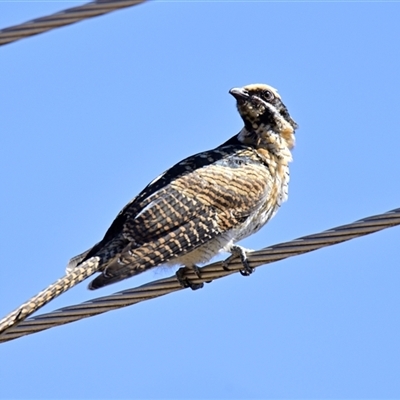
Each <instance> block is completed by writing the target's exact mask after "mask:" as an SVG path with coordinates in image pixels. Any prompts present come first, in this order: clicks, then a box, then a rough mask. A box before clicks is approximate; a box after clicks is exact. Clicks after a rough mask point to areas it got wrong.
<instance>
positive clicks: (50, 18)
mask: <svg viewBox="0 0 400 400" xmlns="http://www.w3.org/2000/svg"><path fill="white" fill-rule="evenodd" d="M145 1H147V0H97V1H94V2H91V3H87V4H84V5H82V6H78V7H73V8H68V9H66V10H63V11H60V12H58V13H55V14H51V15H47V16H46V17H41V18H36V19H34V20H32V21H28V22H25V23H23V24H20V25H14V26H10V27H8V28H4V29H1V30H0V46H1V45H4V44H7V43H11V42H15V41H16V40H19V39H23V38H26V37H29V36H33V35H37V34H39V33H42V32H46V31H49V30H51V29H54V28H59V27H61V26H65V25H69V24H73V23H75V22H79V21H82V20H84V19H86V18H92V17H97V16H99V15H103V14H106V13H109V12H111V11H115V10H118V9H120V8H125V7H130V6H135V5H137V4H140V3H144V2H145Z"/></svg>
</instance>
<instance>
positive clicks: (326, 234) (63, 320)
mask: <svg viewBox="0 0 400 400" xmlns="http://www.w3.org/2000/svg"><path fill="white" fill-rule="evenodd" d="M396 225H400V208H397V209H395V210H392V211H388V212H387V213H384V214H378V215H374V216H372V217H368V218H364V219H361V220H359V221H356V222H353V223H351V224H347V225H342V226H338V227H336V228H332V229H329V230H327V231H323V232H320V233H316V234H313V235H308V236H303V237H301V238H298V239H295V240H292V241H290V242H284V243H280V244H277V245H274V246H270V247H265V248H263V249H261V250H258V251H254V252H251V253H249V254H248V261H249V264H250V266H251V267H254V268H256V267H259V266H261V265H265V264H269V263H272V262H276V261H279V260H283V259H285V258H288V257H292V256H296V255H300V254H304V253H308V252H310V251H314V250H317V249H320V248H322V247H326V246H332V245H334V244H338V243H341V242H345V241H347V240H351V239H354V238H356V237H360V236H364V235H368V234H371V233H374V232H377V231H380V230H382V229H386V228H390V227H392V226H396ZM224 265H225V266H228V267H229V270H226V269H225V268H224ZM242 268H243V265H242V263H241V262H240V260H239V258H238V257H237V256H231V257H229V258H228V259H227V260H226V261H225V262H224V261H219V262H215V263H212V264H209V265H207V266H205V267H203V268H201V269H200V272H201V279H199V278H198V277H197V276H196V275H195V274H194V272H193V273H192V272H190V271H189V272H188V277H189V279H190V280H191V281H192V282H193V283H201V282H207V281H212V280H215V279H219V278H223V277H225V276H228V275H231V274H233V273H236V272H238V271H239V270H240V269H242ZM182 289H183V288H182V287H181V286H180V284H179V283H178V281H177V279H176V277H175V276H172V277H169V278H166V279H160V280H157V281H153V282H150V283H147V284H145V285H142V286H138V287H136V288H133V289H128V290H124V291H122V292H117V293H115V294H112V295H110V296H105V297H98V298H96V299H93V300H90V301H87V302H84V303H80V304H76V305H73V306H69V307H64V308H61V309H59V310H56V311H53V312H50V313H46V314H41V315H38V316H36V317H33V318H29V319H27V320H25V321H23V322H21V323H20V324H19V325H17V326H14V327H12V328H10V329H9V330H7V331H6V332H4V333H3V334H2V335H0V343H1V342H7V341H9V340H13V339H17V338H19V337H21V336H25V335H30V334H32V333H36V332H40V331H43V330H45V329H49V328H53V327H55V326H58V325H64V324H68V323H70V322H74V321H78V320H80V319H83V318H88V317H92V316H94V315H98V314H102V313H105V312H107V311H111V310H115V309H118V308H122V307H126V306H130V305H133V304H136V303H139V302H141V301H145V300H150V299H154V298H156V297H161V296H164V295H166V294H169V293H173V292H176V291H178V290H182Z"/></svg>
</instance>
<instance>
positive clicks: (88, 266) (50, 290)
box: [0, 257, 100, 334]
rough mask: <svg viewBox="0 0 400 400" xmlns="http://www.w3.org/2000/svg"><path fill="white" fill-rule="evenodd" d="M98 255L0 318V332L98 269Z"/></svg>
mask: <svg viewBox="0 0 400 400" xmlns="http://www.w3.org/2000/svg"><path fill="white" fill-rule="evenodd" d="M99 264H100V257H91V258H89V259H88V260H87V261H84V262H83V263H82V264H80V265H79V266H77V267H75V268H73V269H71V270H70V271H69V272H67V273H66V275H65V276H63V277H62V278H60V279H59V280H57V281H56V282H54V283H53V284H51V285H50V286H48V287H47V288H46V289H44V290H42V291H41V292H40V293H38V294H37V295H36V296H34V297H32V298H31V299H30V300H28V301H27V302H25V303H24V304H22V305H21V306H19V307H18V308H17V309H16V310H14V311H12V312H11V313H10V314H8V315H7V316H6V317H4V318H3V319H2V320H0V334H2V333H4V332H5V331H6V330H7V329H9V328H11V327H13V326H15V325H17V324H18V323H20V322H21V321H23V320H24V319H26V318H27V317H28V316H29V315H31V314H33V313H34V312H35V311H37V310H38V309H39V308H41V307H43V306H44V305H46V304H47V303H48V302H50V301H51V300H53V299H54V298H56V297H57V296H59V295H60V294H62V293H64V292H66V291H67V290H68V289H70V288H72V287H73V286H75V285H77V284H78V283H80V282H82V281H83V280H85V279H86V278H88V277H89V276H91V275H93V274H94V273H96V272H97V271H98V268H99Z"/></svg>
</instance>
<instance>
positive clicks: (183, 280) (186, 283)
mask: <svg viewBox="0 0 400 400" xmlns="http://www.w3.org/2000/svg"><path fill="white" fill-rule="evenodd" d="M192 270H193V271H194V273H195V274H196V276H197V277H198V278H199V279H201V273H200V269H199V267H198V266H197V265H194V266H193V267H192ZM187 271H188V270H187V268H186V267H182V268H179V269H178V271H176V274H175V275H176V279H177V280H178V282H179V283H180V285H181V286H182V287H183V288H188V287H190V289H192V290H197V289H201V288H202V287H203V286H204V283H203V282H201V283H194V282H192V281H191V280H190V279H189V278H188V277H187V276H186V273H187Z"/></svg>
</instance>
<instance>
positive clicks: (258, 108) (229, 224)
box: [0, 84, 298, 334]
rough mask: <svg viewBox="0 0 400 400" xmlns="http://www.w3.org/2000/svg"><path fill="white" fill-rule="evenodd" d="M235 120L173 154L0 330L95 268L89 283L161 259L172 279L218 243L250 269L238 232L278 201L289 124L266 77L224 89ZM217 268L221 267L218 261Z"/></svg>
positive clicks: (283, 192)
mask: <svg viewBox="0 0 400 400" xmlns="http://www.w3.org/2000/svg"><path fill="white" fill-rule="evenodd" d="M229 93H230V94H231V95H232V96H233V97H234V99H235V100H236V106H237V110H238V112H239V115H240V117H241V118H242V120H243V123H244V126H243V128H242V129H241V130H240V131H239V132H238V133H237V134H235V135H234V136H233V137H231V138H230V139H228V140H227V141H226V142H224V143H222V144H221V145H219V146H217V147H216V148H214V149H212V150H208V151H204V152H201V153H198V154H195V155H192V156H190V157H187V158H185V159H184V160H182V161H180V162H178V163H177V164H175V165H174V166H172V167H171V168H169V169H168V170H166V171H165V172H163V173H162V174H161V175H159V176H158V177H157V178H155V179H153V180H152V181H151V182H150V183H149V184H148V185H147V186H146V187H145V188H144V189H143V190H142V191H141V192H140V193H139V194H138V195H137V196H136V197H134V198H133V199H132V200H131V201H130V202H129V203H128V204H127V205H126V206H125V207H124V208H123V209H122V210H121V212H120V213H119V214H118V215H117V217H116V218H115V219H114V221H113V222H112V224H111V225H110V227H109V229H108V230H107V231H106V233H105V235H104V237H103V239H102V240H101V241H99V242H98V243H97V244H95V245H94V246H93V247H91V248H90V249H88V250H87V251H85V252H83V253H81V254H79V255H77V256H75V257H73V258H72V259H71V260H70V262H69V263H68V265H67V268H66V274H65V276H64V277H62V278H60V279H59V280H58V281H56V282H55V283H53V284H51V285H49V286H48V287H47V288H46V289H44V290H43V291H41V292H40V293H38V294H37V295H36V296H34V297H32V298H31V299H30V300H28V301H27V302H25V303H24V304H22V305H21V306H20V307H18V308H17V309H16V310H14V311H13V312H11V313H10V314H9V315H7V316H6V317H5V318H3V319H2V320H1V321H0V334H1V333H4V332H5V331H6V330H8V329H9V328H11V327H12V326H14V325H16V324H18V323H19V322H21V321H22V320H24V319H25V318H27V317H28V316H29V315H31V314H32V313H33V312H35V311H36V310H38V309H39V308H40V307H42V306H44V305H45V304H47V303H48V302H50V301H51V300H52V299H54V298H55V297H57V296H59V295H60V294H61V293H63V292H65V291H66V290H68V289H70V288H71V287H73V286H75V285H77V284H78V283H80V282H82V281H83V280H85V279H87V278H89V277H90V276H93V275H94V274H96V273H97V274H98V275H97V276H96V277H95V278H94V279H93V280H92V281H91V282H90V284H89V289H91V290H95V289H99V288H102V287H105V286H108V285H110V284H113V283H116V282H119V281H122V280H124V279H127V278H130V277H132V276H135V275H138V274H140V273H142V272H145V271H148V270H150V269H153V268H155V267H158V266H161V265H168V266H172V265H178V266H180V268H179V269H178V271H177V272H176V278H177V280H178V281H179V284H180V285H181V286H182V287H184V288H187V287H190V288H191V289H193V290H196V289H199V288H201V287H203V283H200V284H199V283H194V282H192V281H191V280H190V279H189V278H188V276H187V275H188V271H193V272H194V273H195V274H196V275H197V276H198V277H200V278H201V272H200V269H199V267H198V265H199V264H203V263H205V262H207V261H209V260H211V259H212V258H213V257H214V256H215V255H217V254H218V253H220V252H224V251H225V252H231V253H232V254H234V255H237V256H239V257H240V260H241V262H242V265H243V268H242V269H241V270H240V272H241V274H242V275H245V276H247V275H250V274H251V273H252V272H253V268H251V267H250V265H249V262H248V260H247V254H248V250H247V249H245V248H243V247H241V246H239V245H238V244H237V242H238V241H240V240H242V239H244V238H245V237H248V236H250V235H251V234H253V233H255V232H257V231H258V230H259V229H261V228H262V227H263V226H264V225H265V224H266V223H267V222H268V221H269V220H270V219H271V218H272V217H273V216H274V215H275V213H276V212H277V211H278V209H279V207H280V206H281V204H282V203H283V202H284V201H286V200H287V197H288V184H289V163H290V162H291V161H292V149H293V147H294V145H295V131H296V129H297V128H298V125H297V123H296V122H295V121H294V119H293V118H292V117H291V116H290V114H289V112H288V109H287V107H286V106H285V105H284V103H283V102H282V98H281V96H280V95H279V93H278V91H277V90H276V89H274V88H273V87H272V86H269V85H266V84H250V85H246V86H243V87H237V88H233V89H231V90H230V91H229ZM225 268H228V267H227V266H225Z"/></svg>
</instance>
